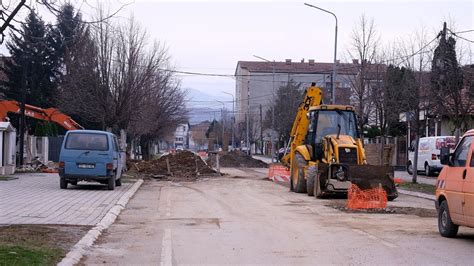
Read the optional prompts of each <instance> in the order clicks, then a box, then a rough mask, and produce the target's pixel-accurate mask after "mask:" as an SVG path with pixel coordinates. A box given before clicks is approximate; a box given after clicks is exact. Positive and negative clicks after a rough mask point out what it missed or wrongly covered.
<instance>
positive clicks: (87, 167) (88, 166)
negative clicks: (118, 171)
mask: <svg viewBox="0 0 474 266" xmlns="http://www.w3.org/2000/svg"><path fill="white" fill-rule="evenodd" d="M77 167H78V168H85V169H94V168H95V164H89V163H79V164H77Z"/></svg>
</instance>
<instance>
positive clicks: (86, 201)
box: [0, 173, 132, 225]
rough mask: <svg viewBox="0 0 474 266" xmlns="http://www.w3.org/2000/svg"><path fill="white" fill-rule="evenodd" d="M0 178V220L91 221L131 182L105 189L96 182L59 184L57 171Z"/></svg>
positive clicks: (74, 222) (98, 217)
mask: <svg viewBox="0 0 474 266" xmlns="http://www.w3.org/2000/svg"><path fill="white" fill-rule="evenodd" d="M16 177H18V179H16V180H10V181H0V224H69V225H95V224H97V223H98V222H99V221H100V220H101V219H102V217H104V215H105V214H106V213H107V211H108V210H109V209H110V208H112V207H113V206H114V205H115V203H116V202H117V201H118V200H119V199H120V197H121V196H122V195H123V194H124V193H125V192H126V191H127V190H128V188H130V187H131V186H132V183H123V184H122V186H121V187H116V188H115V190H114V191H109V190H107V188H106V187H105V186H104V185H100V184H98V183H85V182H84V183H82V182H81V183H79V185H78V186H72V185H69V186H68V189H66V190H64V189H60V188H59V177H58V175H57V174H43V173H34V174H18V175H16Z"/></svg>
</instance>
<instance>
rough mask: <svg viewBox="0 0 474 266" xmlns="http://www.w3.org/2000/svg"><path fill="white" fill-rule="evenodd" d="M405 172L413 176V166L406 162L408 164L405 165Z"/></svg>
mask: <svg viewBox="0 0 474 266" xmlns="http://www.w3.org/2000/svg"><path fill="white" fill-rule="evenodd" d="M407 172H408V174H410V175H412V174H413V165H412V164H411V162H408V164H407Z"/></svg>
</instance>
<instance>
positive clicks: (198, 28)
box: [0, 0, 474, 99]
mask: <svg viewBox="0 0 474 266" xmlns="http://www.w3.org/2000/svg"><path fill="white" fill-rule="evenodd" d="M73 2H74V1H73ZM78 2H79V1H78ZM108 2H110V3H111V5H112V9H113V8H114V7H117V6H118V5H119V3H124V2H127V1H125V0H121V1H120V2H118V1H112V0H109V1H108ZM89 3H92V1H89ZM303 3H304V2H303V1H277V2H275V1H259V2H252V1H233V2H231V1H207V2H202V1H144V0H142V1H140V0H138V1H135V2H131V3H130V5H128V6H127V7H126V8H125V9H124V10H122V11H121V13H120V16H121V17H124V18H123V19H121V18H118V19H117V20H125V17H128V16H130V14H132V13H133V15H134V17H135V19H136V20H137V21H138V22H139V23H140V24H141V25H142V26H143V27H144V28H145V29H146V30H147V32H148V33H149V35H150V39H151V40H153V39H156V40H158V41H161V42H164V43H166V45H167V46H168V48H169V52H170V54H171V56H172V60H173V63H174V64H175V65H176V67H177V69H178V70H183V71H195V72H206V73H221V74H233V73H234V70H235V66H236V63H237V61H239V60H258V59H256V58H254V57H253V56H252V55H259V56H261V57H264V58H267V59H269V60H277V61H282V60H284V59H286V58H291V59H292V60H293V61H300V60H301V59H302V58H305V59H306V60H307V59H310V58H311V59H315V60H316V61H319V62H332V58H333V47H334V19H333V17H332V16H330V15H329V14H326V13H323V12H321V11H318V10H316V9H313V8H310V7H307V6H304V5H303ZM309 3H311V4H314V5H317V6H320V7H322V8H325V9H328V10H331V11H332V12H334V13H335V14H336V15H337V16H338V19H339V37H338V38H339V40H338V58H339V59H341V60H342V61H344V60H345V59H349V58H347V56H345V54H346V51H347V48H348V47H349V45H350V35H351V31H352V29H353V26H354V24H355V23H357V21H358V19H359V17H360V16H361V15H362V14H365V15H366V16H367V17H368V18H373V19H374V21H375V24H376V28H377V31H378V33H379V35H380V36H381V38H382V40H383V42H384V43H390V42H393V41H395V40H396V39H406V38H407V37H408V36H409V35H411V34H414V32H415V31H416V30H417V29H419V28H421V27H422V26H424V27H425V28H426V30H427V32H428V38H429V39H430V40H431V39H432V38H434V36H436V33H437V32H439V31H440V29H441V27H442V22H443V21H448V22H450V23H453V22H454V24H455V26H456V30H469V29H474V17H473V13H474V4H473V3H474V1H350V0H345V1H340V0H339V1H309ZM83 8H84V12H86V13H88V12H90V9H89V11H88V10H87V9H88V7H87V6H84V7H83ZM86 16H87V15H86ZM43 17H44V18H45V19H48V17H50V16H48V15H44V14H43ZM463 36H464V37H466V38H468V39H471V40H474V32H471V33H467V34H464V35H463ZM467 44H468V43H466V42H465V45H467ZM471 47H472V45H471ZM0 51H3V52H5V49H4V47H2V49H1V50H0ZM180 77H181V78H182V84H183V87H184V88H193V89H196V90H199V91H203V92H206V93H207V94H210V95H213V96H216V98H220V99H230V96H226V95H225V94H222V93H221V91H227V92H230V93H233V92H234V86H235V84H234V80H233V79H231V78H217V77H202V76H180ZM226 97H227V98H226Z"/></svg>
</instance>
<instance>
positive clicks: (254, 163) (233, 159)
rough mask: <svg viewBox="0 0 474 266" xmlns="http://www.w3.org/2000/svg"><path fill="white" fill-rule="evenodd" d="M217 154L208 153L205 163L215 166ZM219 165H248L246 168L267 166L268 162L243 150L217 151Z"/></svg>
mask: <svg viewBox="0 0 474 266" xmlns="http://www.w3.org/2000/svg"><path fill="white" fill-rule="evenodd" d="M216 157H217V155H216V154H209V159H208V160H207V163H208V164H209V165H212V166H213V167H216V166H217V159H216ZM219 165H220V167H248V168H267V167H268V164H266V163H264V162H262V161H260V160H257V159H254V158H252V157H251V156H249V155H248V154H246V153H245V152H243V151H237V150H234V151H231V152H220V153H219Z"/></svg>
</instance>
